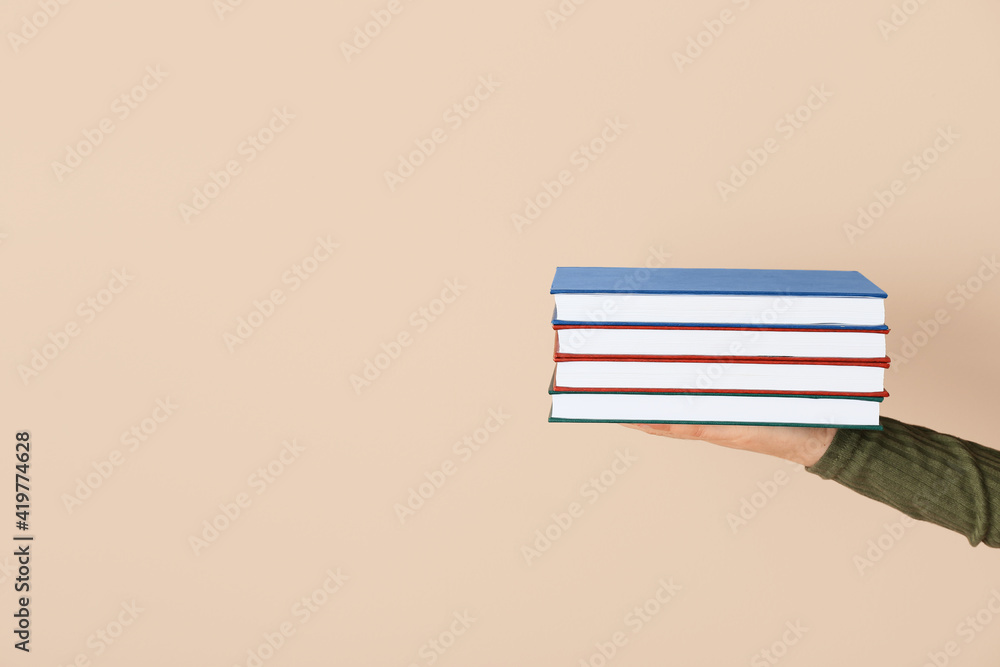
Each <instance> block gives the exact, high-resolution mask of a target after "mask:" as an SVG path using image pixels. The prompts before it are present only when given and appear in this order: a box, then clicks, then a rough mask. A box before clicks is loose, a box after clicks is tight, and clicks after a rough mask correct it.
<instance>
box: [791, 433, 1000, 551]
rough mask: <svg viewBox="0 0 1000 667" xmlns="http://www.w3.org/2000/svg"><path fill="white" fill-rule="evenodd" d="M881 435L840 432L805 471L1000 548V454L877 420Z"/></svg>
mask: <svg viewBox="0 0 1000 667" xmlns="http://www.w3.org/2000/svg"><path fill="white" fill-rule="evenodd" d="M880 423H881V424H882V427H883V429H882V430H881V431H874V430H864V429H838V430H837V434H836V435H835V436H834V438H833V441H832V442H831V443H830V446H829V448H827V451H826V452H825V453H824V454H823V456H822V457H820V459H819V460H818V461H816V463H814V464H813V465H811V466H808V467H806V471H807V472H810V473H813V474H814V475H818V476H819V477H822V478H823V479H828V480H834V481H836V482H837V483H838V484H841V485H843V486H846V487H847V488H849V489H852V490H853V491H856V492H857V493H860V494H861V495H864V496H867V497H869V498H872V499H874V500H877V501H879V502H882V503H884V504H886V505H889V506H890V507H894V508H896V509H898V510H900V511H901V512H903V513H905V514H907V515H909V516H911V517H913V518H914V519H919V520H922V521H930V522H931V523H936V524H938V525H939V526H944V527H945V528H948V529H950V530H954V531H956V532H959V533H962V534H963V535H965V536H966V538H968V540H969V543H970V544H972V545H977V544H979V543H984V544H986V545H988V546H991V547H1000V451H997V450H995V449H991V448H989V447H984V446H982V445H979V444H977V443H974V442H970V441H968V440H963V439H961V438H957V437H955V436H951V435H947V434H944V433H938V432H936V431H933V430H931V429H929V428H925V427H923V426H916V425H913V424H906V423H903V422H900V421H897V420H895V419H890V418H888V417H882V418H881V419H880Z"/></svg>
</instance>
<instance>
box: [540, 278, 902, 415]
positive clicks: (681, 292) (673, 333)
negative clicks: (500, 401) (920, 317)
mask: <svg viewBox="0 0 1000 667" xmlns="http://www.w3.org/2000/svg"><path fill="white" fill-rule="evenodd" d="M551 293H552V294H553V295H555V311H554V313H553V318H552V326H553V329H555V334H556V336H555V338H556V341H555V355H554V360H555V371H554V373H553V375H552V382H551V384H550V386H549V394H551V397H552V410H551V412H550V413H549V421H553V422H645V423H690V424H757V425H765V424H766V425H776V426H815V427H837V428H865V429H880V428H881V426H880V425H879V406H880V404H881V402H882V399H883V398H884V397H886V396H888V393H887V392H886V391H885V389H884V388H883V380H884V375H885V369H887V368H888V367H889V358H888V357H887V356H886V334H887V333H888V332H889V329H888V328H887V327H886V325H885V298H886V293H885V292H884V291H882V290H881V289H879V288H878V287H877V286H875V285H874V284H873V283H872V282H871V281H870V280H868V279H867V278H865V277H864V276H863V275H861V274H860V273H858V272H857V271H809V270H760V269H679V268H661V269H635V268H609V267H560V268H558V269H556V275H555V278H554V279H553V281H552V289H551Z"/></svg>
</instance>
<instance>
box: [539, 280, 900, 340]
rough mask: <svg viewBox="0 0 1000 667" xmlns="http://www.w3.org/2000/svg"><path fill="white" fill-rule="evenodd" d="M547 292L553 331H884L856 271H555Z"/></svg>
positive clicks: (871, 293) (880, 307) (873, 289)
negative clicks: (679, 328) (665, 328)
mask: <svg viewBox="0 0 1000 667" xmlns="http://www.w3.org/2000/svg"><path fill="white" fill-rule="evenodd" d="M550 292H551V293H552V294H553V295H555V301H556V312H555V314H554V316H553V320H552V322H553V324H555V325H579V326H582V325H593V324H598V323H599V324H603V325H629V324H632V325H635V324H647V325H654V326H655V325H662V326H670V325H686V326H701V327H723V326H739V327H772V328H779V329H780V328H821V329H823V328H827V329H837V328H849V329H870V330H885V329H886V326H885V305H884V300H885V298H886V296H887V295H886V293H885V292H884V291H883V290H881V289H880V288H879V287H878V286H876V285H875V284H874V283H872V282H871V281H870V280H868V279H867V278H865V277H864V276H863V275H862V274H861V273H859V272H857V271H819V270H803V269H783V270H776V269H684V268H659V269H644V268H624V267H559V268H557V269H556V274H555V277H554V278H553V280H552V288H551V290H550Z"/></svg>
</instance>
